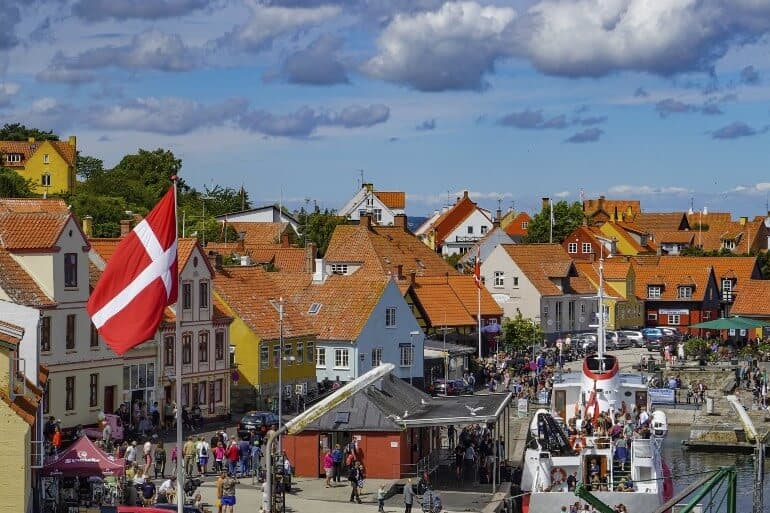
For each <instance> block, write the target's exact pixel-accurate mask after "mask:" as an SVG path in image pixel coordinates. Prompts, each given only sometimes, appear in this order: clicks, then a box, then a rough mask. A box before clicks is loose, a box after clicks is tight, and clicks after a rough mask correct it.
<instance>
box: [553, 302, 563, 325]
mask: <svg viewBox="0 0 770 513" xmlns="http://www.w3.org/2000/svg"><path fill="white" fill-rule="evenodd" d="M554 315H555V317H556V331H561V303H559V302H557V303H556V304H555V305H554Z"/></svg>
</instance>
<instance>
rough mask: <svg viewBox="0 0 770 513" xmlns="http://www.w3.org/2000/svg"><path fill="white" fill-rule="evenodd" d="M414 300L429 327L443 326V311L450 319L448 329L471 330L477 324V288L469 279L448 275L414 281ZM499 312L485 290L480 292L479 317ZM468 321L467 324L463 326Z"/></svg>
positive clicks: (494, 314) (464, 276)
mask: <svg viewBox="0 0 770 513" xmlns="http://www.w3.org/2000/svg"><path fill="white" fill-rule="evenodd" d="M412 290H413V291H414V295H415V299H416V300H417V301H418V302H419V303H420V305H421V306H422V308H423V310H425V313H426V314H427V315H428V317H429V320H430V323H431V325H432V326H439V325H443V324H444V311H445V310H446V313H447V315H449V316H451V317H452V318H453V319H454V322H456V323H460V322H461V321H462V323H460V324H451V326H473V325H474V324H476V323H477V322H478V321H477V320H476V317H477V315H478V288H477V287H476V281H475V280H474V278H473V276H470V275H449V276H442V277H439V276H433V277H422V276H419V277H417V278H416V279H415V284H414V285H413V286H412ZM501 315H503V310H502V309H501V308H500V305H498V304H497V302H496V301H495V300H494V298H493V297H492V295H491V294H490V292H489V291H488V290H487V289H486V288H482V289H481V316H482V317H487V316H501ZM468 318H470V320H471V322H467V320H468Z"/></svg>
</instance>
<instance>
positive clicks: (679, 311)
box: [658, 308, 690, 315]
mask: <svg viewBox="0 0 770 513" xmlns="http://www.w3.org/2000/svg"><path fill="white" fill-rule="evenodd" d="M658 313H660V314H662V315H690V310H688V309H687V308H661V309H660V310H658Z"/></svg>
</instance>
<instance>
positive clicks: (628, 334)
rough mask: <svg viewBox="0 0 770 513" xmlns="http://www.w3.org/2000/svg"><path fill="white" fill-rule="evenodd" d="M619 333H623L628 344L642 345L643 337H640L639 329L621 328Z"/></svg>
mask: <svg viewBox="0 0 770 513" xmlns="http://www.w3.org/2000/svg"><path fill="white" fill-rule="evenodd" d="M619 333H622V334H623V337H625V339H626V340H628V342H629V344H630V345H632V346H634V347H644V337H642V332H641V331H633V330H622V331H620V332H619Z"/></svg>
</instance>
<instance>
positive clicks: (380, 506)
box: [377, 484, 385, 513]
mask: <svg viewBox="0 0 770 513" xmlns="http://www.w3.org/2000/svg"><path fill="white" fill-rule="evenodd" d="M377 513H385V485H384V484H381V485H380V487H379V488H378V489H377Z"/></svg>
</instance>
